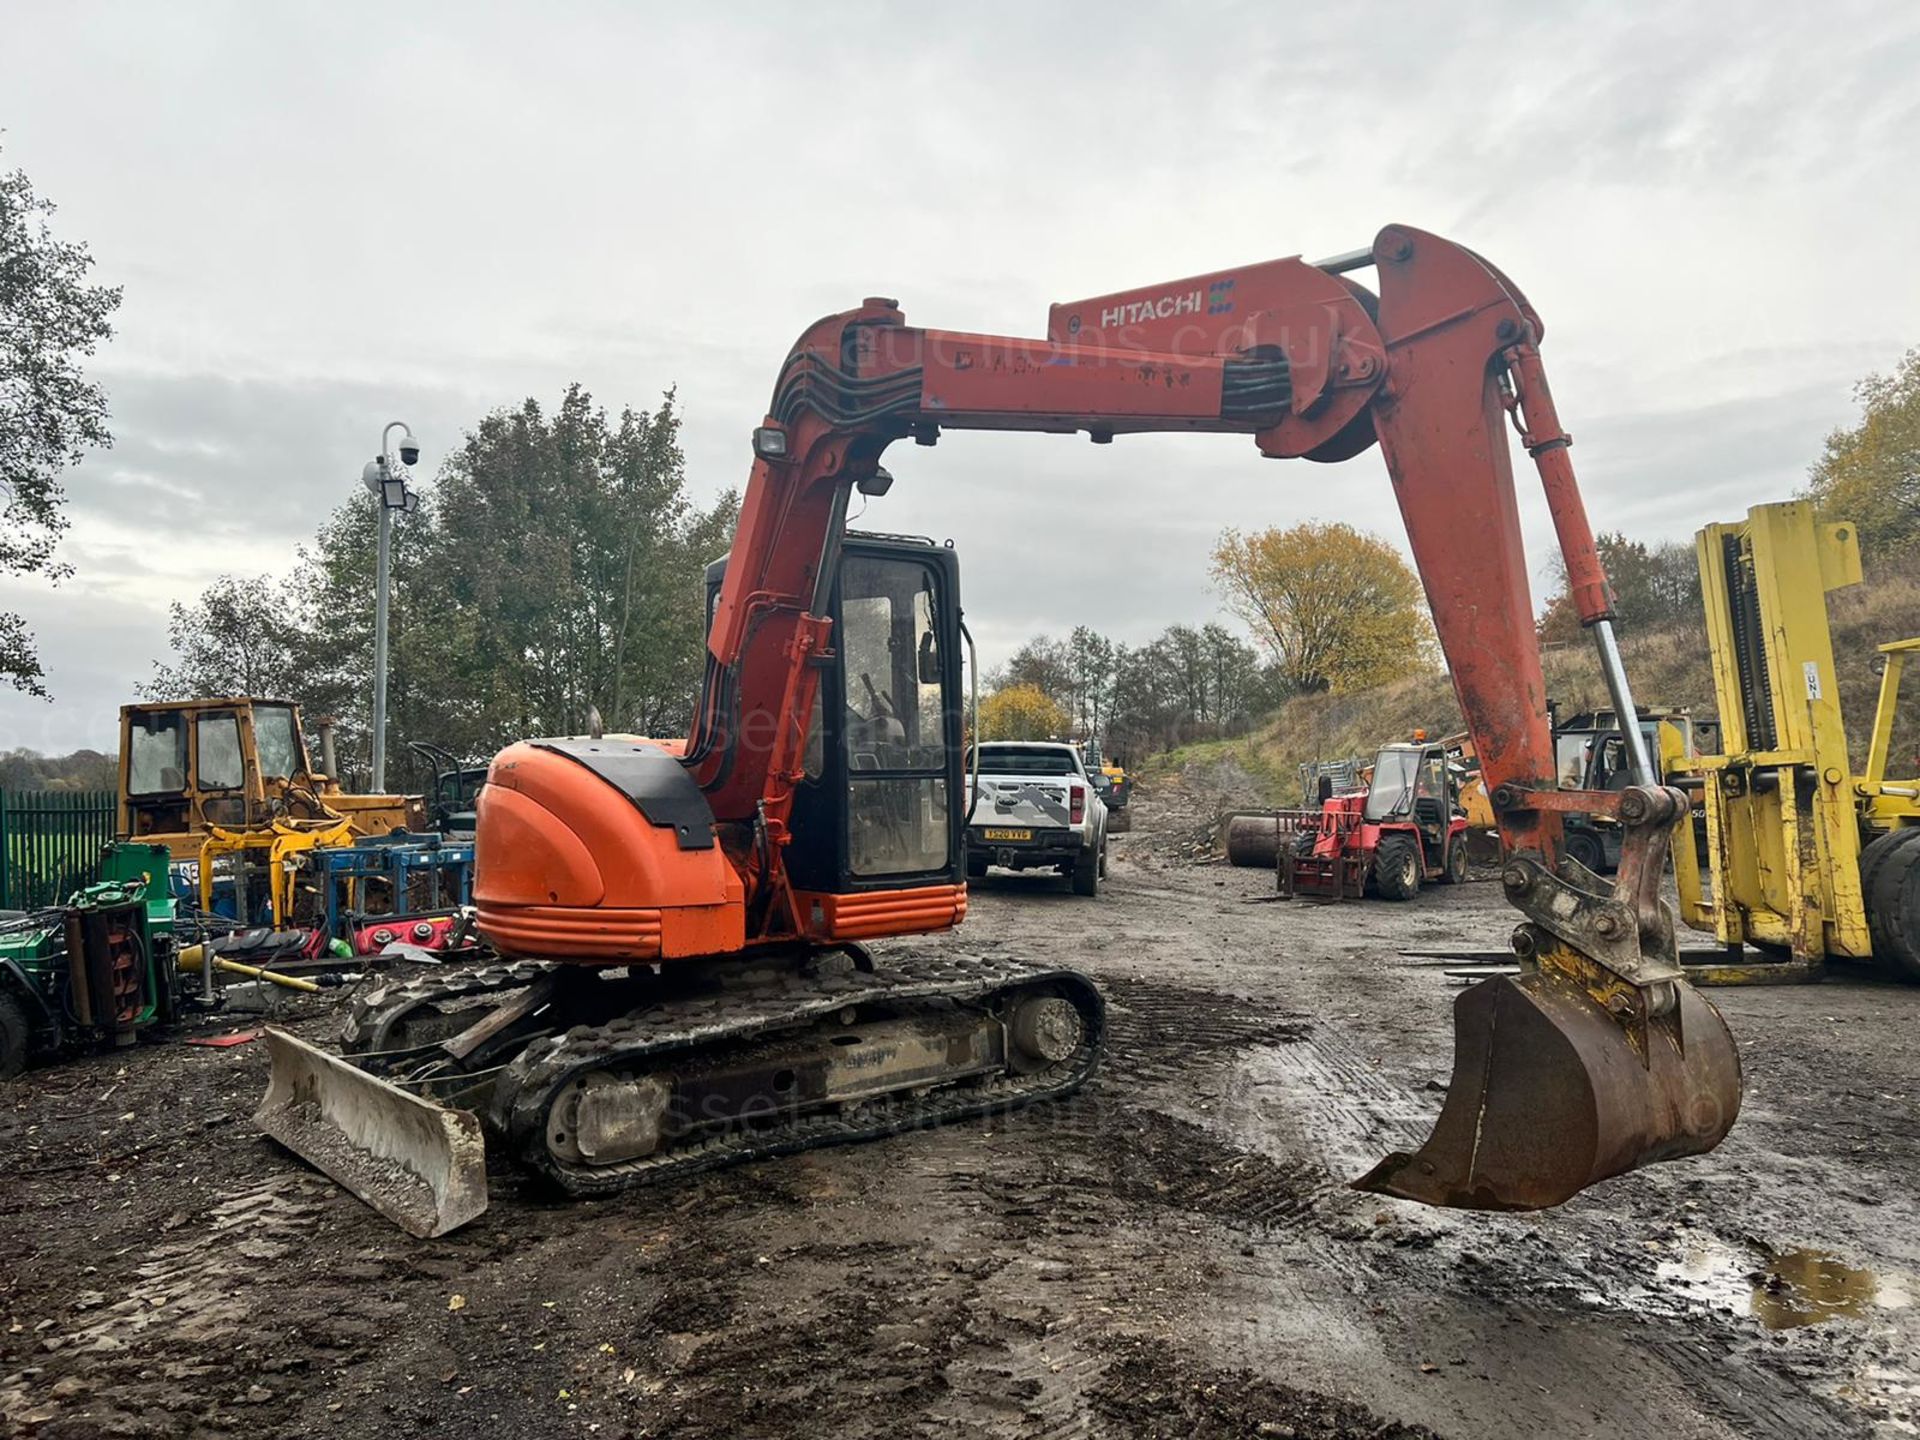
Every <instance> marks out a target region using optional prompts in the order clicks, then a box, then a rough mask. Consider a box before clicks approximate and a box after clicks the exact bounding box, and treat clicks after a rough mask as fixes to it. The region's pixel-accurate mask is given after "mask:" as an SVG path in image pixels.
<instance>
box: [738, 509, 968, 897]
mask: <svg viewBox="0 0 1920 1440" xmlns="http://www.w3.org/2000/svg"><path fill="white" fill-rule="evenodd" d="M725 575H726V561H725V560H716V561H714V562H713V564H711V565H709V566H708V567H707V577H706V578H707V590H708V604H709V609H711V605H712V603H713V599H714V597H716V596H717V595H718V593H719V587H720V584H721V581H722V580H723V579H724V578H725ZM830 605H831V614H832V619H833V635H834V643H833V648H832V650H831V651H830V652H829V654H828V657H827V659H828V663H827V665H826V667H825V670H824V672H823V673H822V675H821V681H820V688H819V694H818V696H817V698H816V700H815V704H814V714H813V720H812V723H811V724H810V725H809V727H808V741H807V750H806V760H805V772H806V773H805V779H804V780H802V781H801V783H800V785H799V787H798V789H797V790H796V792H795V795H794V804H793V820H792V830H793V837H794V839H793V844H792V845H791V846H790V847H789V853H788V859H787V872H788V874H789V876H790V877H791V878H792V881H793V884H794V886H795V888H796V889H799V890H802V891H807V892H815V893H826V894H834V895H852V894H859V893H862V892H878V891H886V890H906V889H912V888H915V887H917V886H923V885H957V884H960V883H961V882H962V874H961V868H962V864H963V861H964V856H963V854H962V845H961V816H960V807H959V805H958V804H956V803H955V797H956V796H958V795H959V794H960V793H961V752H962V749H963V746H962V742H961V734H960V720H961V715H962V704H961V688H960V654H961V637H960V565H959V558H958V554H957V552H956V551H954V550H953V549H952V548H951V547H950V546H941V545H935V544H934V543H933V542H932V541H930V540H917V539H909V538H901V537H895V536H878V535H864V534H860V533H858V532H849V533H848V534H847V536H846V538H845V541H844V543H843V544H842V546H841V549H840V567H839V575H838V579H837V582H836V584H835V585H834V587H833V592H832V596H831V600H830Z"/></svg>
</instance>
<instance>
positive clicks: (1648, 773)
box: [1589, 620, 1660, 785]
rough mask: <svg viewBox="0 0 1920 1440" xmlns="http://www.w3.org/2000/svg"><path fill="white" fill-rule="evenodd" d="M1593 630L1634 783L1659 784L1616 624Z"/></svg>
mask: <svg viewBox="0 0 1920 1440" xmlns="http://www.w3.org/2000/svg"><path fill="white" fill-rule="evenodd" d="M1589 628H1591V629H1592V631H1593V643H1594V648H1596V649H1597V650H1598V651H1599V652H1600V670H1601V673H1602V674H1604V675H1605V676H1606V679H1607V694H1608V695H1610V696H1611V697H1612V698H1613V718H1614V723H1615V724H1616V725H1618V726H1619V727H1620V738H1621V739H1622V740H1624V741H1625V742H1626V746H1627V758H1628V759H1629V760H1630V761H1632V763H1633V782H1634V784H1636V785H1658V784H1659V783H1660V777H1659V775H1658V774H1656V773H1655V772H1654V768H1653V757H1652V756H1651V755H1650V754H1649V753H1648V752H1647V732H1646V731H1644V730H1642V729H1641V728H1640V712H1639V710H1638V709H1636V708H1635V707H1634V703H1633V687H1632V686H1630V685H1629V684H1628V683H1627V667H1626V666H1625V665H1624V664H1623V663H1622V662H1621V660H1620V641H1619V640H1618V638H1617V637H1616V636H1615V635H1614V633H1613V621H1611V620H1596V621H1594V622H1593V624H1592V626H1591V627H1589Z"/></svg>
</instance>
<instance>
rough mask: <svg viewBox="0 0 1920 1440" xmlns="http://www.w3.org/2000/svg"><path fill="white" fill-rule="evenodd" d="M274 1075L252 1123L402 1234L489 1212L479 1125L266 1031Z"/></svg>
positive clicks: (467, 1115) (467, 1114)
mask: <svg viewBox="0 0 1920 1440" xmlns="http://www.w3.org/2000/svg"><path fill="white" fill-rule="evenodd" d="M266 1036H267V1049H268V1051H269V1052H270V1054H271V1058H272V1061H273V1076H272V1078H271V1079H270V1080H269V1081H268V1082H267V1093H266V1095H265V1097H264V1098H262V1100H261V1101H260V1108H259V1109H258V1110H256V1111H255V1112H254V1115H253V1119H254V1123H255V1124H257V1125H258V1126H259V1127H260V1128H261V1129H262V1130H264V1131H266V1132H267V1134H269V1135H271V1136H272V1137H273V1138H274V1139H276V1140H278V1141H279V1142H280V1143H281V1144H282V1145H284V1146H286V1147H287V1148H288V1149H289V1150H291V1151H293V1153H294V1154H296V1155H298V1156H300V1157H301V1158H302V1159H303V1160H306V1161H307V1162H308V1163H310V1164H312V1165H314V1166H316V1167H318V1168H319V1169H321V1170H323V1171H325V1172H326V1173H327V1174H328V1175H330V1176H331V1177H332V1178H333V1179H334V1180H336V1181H338V1182H339V1183H340V1184H341V1185H343V1186H345V1187H346V1188H347V1189H348V1190H351V1191H352V1192H353V1193H354V1194H355V1195H358V1196H359V1197H360V1198H361V1199H362V1200H364V1201H366V1202H367V1204H369V1205H371V1206H372V1207H373V1208H374V1209H376V1210H378V1211H379V1212H380V1213H381V1214H382V1215H384V1216H386V1217H387V1218H388V1219H389V1220H391V1221H393V1223H394V1224H396V1225H398V1226H399V1227H400V1228H401V1229H402V1230H405V1231H406V1232H407V1233H408V1234H410V1235H416V1236H418V1237H420V1238H421V1239H423V1240H424V1239H430V1238H431V1237H433V1236H435V1235H444V1234H446V1233H447V1232H448V1231H449V1230H453V1229H456V1228H457V1227H459V1226H461V1225H464V1224H466V1223H467V1222H468V1221H469V1220H471V1219H473V1218H474V1216H476V1215H478V1214H479V1213H480V1212H481V1211H483V1210H485V1209H486V1208H487V1157H486V1144H485V1141H484V1139H483V1138H482V1135H481V1131H480V1119H479V1117H478V1116H476V1115H474V1114H473V1113H472V1112H471V1111H468V1110H453V1109H449V1108H447V1107H444V1106H440V1105H435V1104H433V1103H432V1102H430V1101H427V1100H422V1099H421V1098H420V1097H419V1096H417V1095H410V1094H408V1093H407V1092H406V1091H405V1090H402V1089H400V1088H399V1087H398V1086H397V1085H389V1084H388V1083H387V1082H386V1081H384V1080H382V1079H380V1078H379V1077H378V1076H375V1075H369V1074H368V1073H367V1072H366V1071H364V1070H362V1069H360V1068H358V1067H357V1066H355V1065H353V1064H351V1063H349V1062H348V1061H346V1060H343V1059H341V1058H340V1057H339V1056H338V1055H330V1054H328V1053H327V1052H326V1051H325V1050H321V1049H318V1048H316V1047H315V1046H312V1045H309V1044H307V1043H306V1041H304V1040H300V1039H297V1038H295V1037H294V1036H292V1035H289V1034H287V1032H286V1031H284V1030H276V1029H273V1028H272V1027H268V1029H267V1032H266Z"/></svg>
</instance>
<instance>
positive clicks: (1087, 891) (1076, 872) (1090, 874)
mask: <svg viewBox="0 0 1920 1440" xmlns="http://www.w3.org/2000/svg"><path fill="white" fill-rule="evenodd" d="M1073 893H1074V894H1076V895H1098V894H1099V893H1100V852H1099V851H1098V850H1088V851H1085V852H1084V853H1083V854H1082V855H1081V856H1080V858H1079V859H1078V860H1076V861H1075V862H1074V866H1073Z"/></svg>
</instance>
